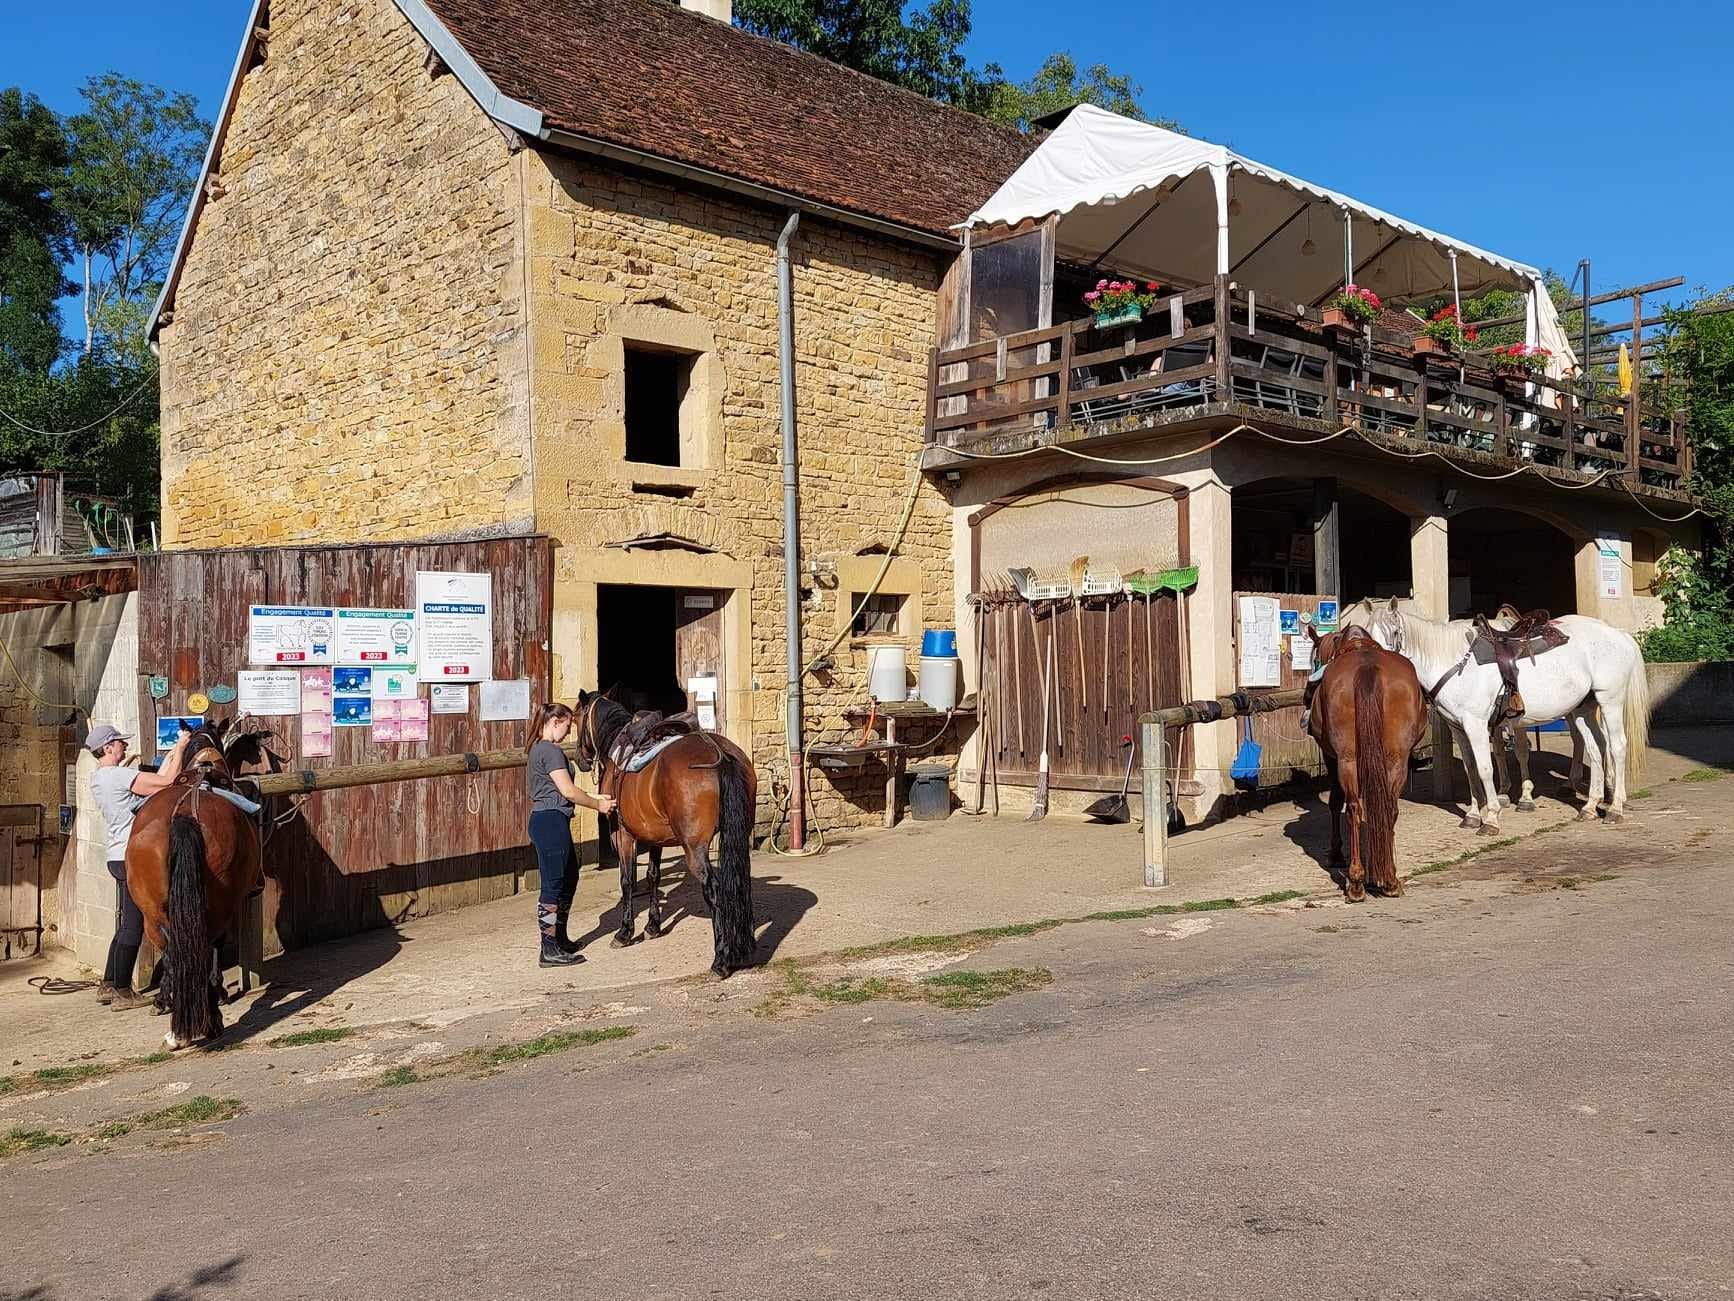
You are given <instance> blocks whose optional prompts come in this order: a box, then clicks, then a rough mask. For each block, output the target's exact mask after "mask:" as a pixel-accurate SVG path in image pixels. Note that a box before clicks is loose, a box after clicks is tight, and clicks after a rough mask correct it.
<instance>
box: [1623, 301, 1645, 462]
mask: <svg viewBox="0 0 1734 1301" xmlns="http://www.w3.org/2000/svg"><path fill="white" fill-rule="evenodd" d="M1643 358H1644V296H1643V294H1641V293H1637V294H1633V295H1632V391H1631V393H1629V394H1628V395H1627V396H1626V475H1627V477H1628V478H1630V479H1631V481H1632V482H1633V483H1637V482H1639V480H1640V477H1641V476H1640V474H1639V470H1638V447H1639V443H1638V440H1639V438H1640V437H1641V436H1642V434H1643V428H1644V416H1643V409H1642V408H1643V401H1644V375H1643V370H1644V367H1643Z"/></svg>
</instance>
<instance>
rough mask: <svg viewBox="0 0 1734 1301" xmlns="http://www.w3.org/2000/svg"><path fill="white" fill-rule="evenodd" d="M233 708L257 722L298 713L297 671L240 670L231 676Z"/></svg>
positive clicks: (299, 675)
mask: <svg viewBox="0 0 1734 1301" xmlns="http://www.w3.org/2000/svg"><path fill="white" fill-rule="evenodd" d="M235 700H236V706H235V708H236V709H237V710H239V711H240V712H241V713H243V714H257V715H259V717H261V718H287V717H289V716H290V715H293V714H299V713H300V712H301V671H300V670H299V669H242V670H241V671H240V672H239V673H238V674H236V675H235Z"/></svg>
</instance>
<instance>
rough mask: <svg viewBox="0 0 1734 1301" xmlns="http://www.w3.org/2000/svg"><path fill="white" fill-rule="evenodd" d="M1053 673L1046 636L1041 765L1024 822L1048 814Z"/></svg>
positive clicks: (1051, 651) (1050, 643)
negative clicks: (1050, 713) (1049, 741)
mask: <svg viewBox="0 0 1734 1301" xmlns="http://www.w3.org/2000/svg"><path fill="white" fill-rule="evenodd" d="M1053 674H1054V641H1053V638H1052V637H1050V638H1048V656H1047V662H1046V663H1045V664H1044V665H1043V666H1042V757H1041V766H1040V767H1039V768H1037V769H1036V799H1035V803H1034V804H1032V805H1030V814H1029V816H1028V817H1027V818H1025V819H1024V821H1025V822H1038V821H1040V820H1041V819H1042V818H1045V817H1047V816H1048V706H1049V704H1050V697H1049V694H1048V688H1049V685H1050V683H1051V682H1052V680H1053Z"/></svg>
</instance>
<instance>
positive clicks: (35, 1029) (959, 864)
mask: <svg viewBox="0 0 1734 1301" xmlns="http://www.w3.org/2000/svg"><path fill="white" fill-rule="evenodd" d="M1546 741H1547V742H1548V744H1549V747H1550V749H1549V750H1548V751H1547V752H1546V753H1545V754H1544V755H1543V756H1541V757H1539V758H1538V759H1537V761H1536V770H1537V774H1538V778H1537V785H1538V794H1539V795H1540V796H1541V799H1540V807H1539V809H1538V810H1537V811H1536V812H1534V813H1528V814H1520V813H1516V812H1514V811H1511V810H1507V811H1506V814H1505V818H1504V824H1503V826H1502V833H1503V834H1504V835H1506V836H1525V835H1530V834H1533V833H1535V832H1536V831H1538V830H1541V829H1544V828H1550V827H1556V826H1559V825H1560V824H1562V823H1565V822H1567V821H1569V820H1570V819H1571V818H1572V817H1573V816H1574V813H1575V806H1574V805H1572V804H1568V803H1566V802H1565V801H1564V799H1563V798H1562V796H1561V795H1560V794H1559V793H1557V790H1556V788H1557V785H1558V783H1559V779H1561V778H1563V775H1564V772H1565V767H1566V761H1567V755H1568V754H1569V750H1567V749H1566V748H1565V738H1564V737H1563V736H1559V735H1551V736H1548V737H1547V738H1546ZM1731 762H1734V729H1725V728H1702V729H1675V730H1671V731H1668V732H1663V733H1659V734H1658V735H1657V736H1656V737H1655V738H1653V745H1652V751H1651V758H1650V765H1649V770H1648V774H1647V776H1646V783H1647V785H1649V786H1650V787H1652V788H1654V787H1656V786H1657V785H1659V784H1664V783H1666V782H1667V781H1669V780H1670V779H1672V778H1678V777H1680V776H1681V775H1682V774H1684V773H1687V772H1689V771H1691V770H1693V769H1698V768H1703V767H1706V766H1713V765H1717V764H1724V763H1731ZM1545 774H1551V775H1545ZM1728 790H1729V792H1730V794H1731V796H1734V782H1731V783H1730V784H1729V787H1728ZM1649 807H1654V806H1653V805H1650V806H1649ZM1634 808H1636V809H1643V808H1645V804H1644V802H1643V801H1641V800H1640V801H1635V802H1634ZM1459 818H1460V811H1459V810H1458V809H1457V808H1455V807H1453V808H1445V807H1440V806H1436V805H1432V804H1428V803H1419V802H1414V801H1406V802H1405V803H1404V804H1403V806H1402V812H1401V815H1400V818H1399V822H1398V826H1397V847H1398V863H1399V865H1400V869H1401V870H1402V871H1404V872H1409V871H1413V870H1415V869H1416V868H1425V867H1426V866H1427V865H1429V864H1437V863H1440V862H1444V861H1448V860H1451V859H1454V858H1457V857H1458V856H1459V855H1461V854H1464V853H1465V852H1474V851H1477V850H1479V849H1483V848H1485V847H1486V845H1487V843H1488V841H1487V839H1486V838H1479V837H1477V836H1476V835H1475V834H1474V833H1472V832H1469V831H1465V830H1462V829H1460V827H1459V826H1458V821H1459ZM1638 826H1639V824H1638V823H1636V822H1633V823H1628V824H1627V825H1625V826H1622V827H1612V826H1603V827H1598V828H1596V830H1597V831H1598V832H1601V833H1604V836H1603V841H1602V842H1601V843H1602V844H1603V845H1605V846H1607V847H1608V852H1610V853H1613V854H1615V855H1618V854H1621V853H1624V852H1627V849H1628V848H1629V846H1631V845H1632V844H1633V843H1634V842H1637V841H1640V840H1641V838H1642V836H1643V835H1644V832H1643V831H1641V830H1639V829H1638ZM1328 833H1329V816H1328V813H1327V812H1326V810H1325V806H1324V804H1323V802H1322V800H1321V799H1320V798H1318V797H1311V798H1308V799H1307V800H1306V801H1304V802H1303V803H1301V804H1298V805H1297V804H1296V803H1294V802H1293V801H1282V802H1278V803H1274V804H1272V805H1270V806H1268V807H1266V808H1264V809H1262V810H1260V811H1258V812H1255V813H1251V814H1247V815H1244V816H1240V817H1236V818H1232V819H1229V820H1226V821H1224V822H1222V823H1219V824H1217V825H1215V826H1210V827H1205V828H1201V829H1197V830H1194V831H1189V832H1186V833H1184V834H1182V835H1179V836H1176V837H1175V838H1173V840H1172V841H1171V842H1170V847H1171V866H1170V881H1171V884H1170V885H1168V886H1167V887H1165V888H1162V889H1158V890H1147V889H1145V888H1144V886H1143V867H1142V861H1143V860H1142V846H1141V839H1140V836H1141V832H1140V830H1139V828H1138V826H1137V825H1136V824H1129V825H1122V826H1103V825H1097V824H1093V823H1088V822H1085V821H1083V820H1081V819H1077V818H1063V817H1058V816H1050V817H1049V818H1048V819H1046V820H1045V821H1043V822H1041V823H1039V824H1033V825H1032V824H1029V823H1025V822H1023V821H1021V820H1018V819H1012V818H1000V819H992V818H970V817H967V816H964V815H962V814H954V815H953V816H952V817H951V818H950V819H949V820H947V821H944V822H926V823H921V822H912V821H909V820H907V819H906V820H905V821H904V823H903V824H902V825H901V826H900V827H898V828H897V829H895V830H893V831H889V832H865V833H860V834H858V835H857V836H855V837H854V838H853V839H851V840H850V842H849V843H846V844H839V845H837V846H835V847H833V848H832V849H830V850H829V851H828V852H826V853H825V854H823V855H820V856H817V857H813V858H784V857H778V856H776V855H773V854H768V853H760V854H758V855H755V859H754V865H753V871H754V886H753V889H754V899H755V905H756V909H757V912H758V915H759V917H760V919H761V926H760V943H759V954H760V958H761V961H764V962H770V961H773V960H776V959H781V958H806V957H810V956H812V955H815V954H823V953H829V952H833V951H836V950H840V949H843V948H847V947H850V946H861V945H871V944H875V943H880V942H883V941H887V940H891V939H895V938H897V937H900V936H911V935H932V934H951V933H955V932H961V931H967V930H972V929H976V928H980V927H993V926H1004V925H1008V924H1016V923H1025V922H1031V921H1036V920H1040V919H1047V918H1077V917H1083V916H1087V915H1089V914H1093V913H1102V912H1113V911H1122V910H1128V909H1142V908H1149V907H1152V906H1163V905H1180V904H1184V903H1186V902H1188V901H1201V900H1215V899H1225V898H1232V899H1237V900H1241V901H1247V900H1251V899H1255V898H1258V897H1260V896H1264V895H1270V894H1275V893H1287V892H1296V893H1299V894H1301V895H1305V896H1316V897H1318V898H1320V899H1329V898H1331V897H1332V896H1333V895H1334V894H1335V887H1334V885H1333V883H1332V881H1331V879H1330V877H1329V876H1328V875H1327V874H1326V872H1325V871H1324V869H1323V867H1322V866H1321V865H1322V863H1323V862H1324V859H1325V850H1326V844H1327V839H1328ZM663 880H664V885H663V889H664V893H665V897H666V898H668V899H669V904H668V906H667V908H666V916H667V917H668V918H670V919H672V928H671V929H670V931H669V932H668V934H666V935H665V936H664V937H663V938H661V939H658V940H655V941H641V942H640V943H638V944H636V945H633V946H632V947H630V948H625V949H615V948H611V947H609V945H608V943H607V940H608V937H609V935H610V934H612V932H613V930H614V928H615V926H616V924H617V922H618V916H619V913H618V909H619V883H618V877H617V876H616V875H615V874H614V873H612V872H607V873H600V872H595V871H592V870H588V869H587V870H586V872H585V874H584V877H583V880H582V882H581V885H580V889H579V893H578V898H577V902H576V906H575V908H574V933H575V934H578V935H581V936H582V937H583V939H584V941H585V949H584V952H585V956H586V959H587V960H586V961H585V962H584V963H583V964H581V965H578V966H576V967H569V968H564V969H547V970H545V969H542V968H539V967H538V966H537V965H536V963H535V943H536V931H535V922H534V916H535V904H534V899H533V897H532V896H529V895H522V896H518V897H514V898H511V899H506V900H500V901H496V902H494V903H489V904H483V905H479V906H476V907H472V908H466V909H462V910H460V911H456V912H450V913H443V914H439V915H436V916H432V917H425V918H418V919H415V920H412V921H410V922H407V923H405V924H403V925H400V926H398V927H395V928H390V929H382V930H377V931H372V932H368V933H366V934H363V935H358V936H353V937H350V938H347V939H344V940H340V941H334V942H331V943H326V944H321V945H317V946H314V947H312V948H308V949H305V950H300V951H297V952H295V953H291V954H286V955H284V956H282V957H280V958H277V959H274V960H272V961H271V962H269V963H267V967H266V983H265V985H264V987H263V988H262V989H259V990H255V991H254V992H253V993H251V994H248V995H246V996H244V997H242V998H241V999H240V1000H239V1001H237V1002H235V1003H233V1004H231V1005H230V1006H229V1007H227V1008H226V1009H225V1018H226V1020H227V1022H228V1024H229V1027H230V1029H229V1031H228V1034H227V1036H226V1040H227V1042H229V1043H231V1044H245V1043H248V1042H251V1041H256V1040H260V1039H273V1038H277V1037H280V1036H282V1035H286V1034H295V1033H301V1032H305V1031H309V1030H318V1029H331V1028H339V1027H340V1028H345V1029H350V1030H360V1029H364V1028H367V1027H374V1026H390V1025H405V1024H414V1025H419V1026H425V1027H433V1028H436V1029H438V1030H440V1031H441V1032H442V1034H444V1035H447V1036H450V1035H454V1034H455V1035H457V1036H459V1037H460V1038H464V1037H466V1032H465V1031H464V1030H463V1029H462V1027H463V1025H464V1023H466V1022H470V1021H472V1020H478V1019H480V1020H483V1021H486V1022H487V1023H491V1022H492V1020H497V1019H498V1018H499V1017H500V1016H501V1015H502V1014H512V1013H534V1012H535V1011H537V1010H538V1009H542V1008H545V1007H549V1006H558V1005H560V1004H562V1003H567V1002H570V1001H571V1000H573V999H576V998H579V997H585V996H595V995H606V994H608V993H609V992H610V991H624V990H629V989H633V988H636V987H639V986H643V985H646V984H653V983H657V982H666V981H673V980H681V979H685V978H689V977H694V976H696V975H698V974H700V973H703V972H704V971H705V969H706V967H707V966H708V964H709V961H710V946H711V937H710V926H709V923H708V921H707V920H706V918H705V917H704V916H702V915H701V911H700V910H701V909H702V904H701V903H700V901H699V900H698V899H697V889H696V887H695V886H694V885H693V884H692V883H690V882H688V881H687V880H686V879H685V877H684V874H683V873H682V871H681V870H680V866H679V860H678V858H675V859H674V860H673V865H672V869H666V868H665V871H664V877H663ZM580 925H582V926H583V928H584V929H582V930H579V929H578V928H579V926H580ZM639 926H640V929H642V926H643V901H642V899H641V901H640V909H639ZM93 976H94V973H92V972H90V971H88V970H85V969H82V968H80V967H79V966H78V965H77V964H76V963H75V962H73V961H72V960H71V958H70V956H69V955H67V954H66V953H65V952H64V951H50V954H49V956H47V957H44V958H42V959H36V960H28V961H14V962H9V963H5V964H0V1045H5V1050H0V1073H3V1072H6V1071H8V1070H10V1071H11V1072H13V1073H15V1074H16V1073H20V1072H25V1073H27V1072H31V1071H35V1070H39V1069H43V1068H57V1067H62V1066H65V1065H66V1064H68V1063H77V1062H92V1061H97V1062H102V1061H112V1060H118V1059H131V1058H141V1057H145V1056H148V1055H150V1054H152V1053H154V1052H156V1051H158V1049H159V1048H160V1047H161V1042H160V1041H161V1037H162V1033H163V1030H164V1029H165V1028H166V1023H165V1021H164V1020H163V1019H161V1018H159V1017H157V1016H155V1015H154V1014H153V1013H152V1012H151V1011H150V1010H148V1009H140V1010H134V1011H128V1012H122V1013H116V1012H111V1011H109V1010H108V1009H106V1008H103V1007H100V1006H99V1005H97V1003H96V1002H95V999H94V993H93V992H92V990H91V988H90V982H91V981H92V980H93ZM737 983H739V978H738V977H737V980H736V981H734V982H730V984H731V985H734V984H737ZM723 988H724V992H723V993H722V994H721V995H719V996H720V997H722V998H724V999H725V1000H726V999H727V997H728V994H727V993H726V990H727V988H728V987H727V986H725V987H723ZM478 1033H479V1032H478ZM7 1105H8V1101H7V1099H6V1098H5V1097H4V1096H0V1120H3V1119H4V1115H5V1112H4V1108H5V1107H6V1106H7Z"/></svg>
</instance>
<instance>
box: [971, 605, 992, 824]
mask: <svg viewBox="0 0 1734 1301" xmlns="http://www.w3.org/2000/svg"><path fill="white" fill-rule="evenodd" d="M986 618H987V606H986V603H985V599H984V598H983V597H982V596H981V594H979V593H978V594H977V596H976V606H975V749H976V755H975V807H974V808H973V809H971V810H970V812H971V813H972V814H974V815H975V816H977V817H980V816H981V806H982V801H983V799H984V798H985V797H986V795H987V741H988V731H989V727H988V706H989V703H990V701H989V695H988V686H987V651H986V646H987V623H986V622H985V620H986Z"/></svg>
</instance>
